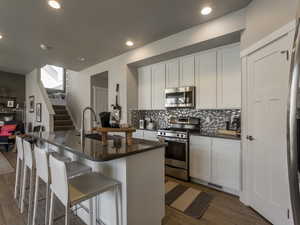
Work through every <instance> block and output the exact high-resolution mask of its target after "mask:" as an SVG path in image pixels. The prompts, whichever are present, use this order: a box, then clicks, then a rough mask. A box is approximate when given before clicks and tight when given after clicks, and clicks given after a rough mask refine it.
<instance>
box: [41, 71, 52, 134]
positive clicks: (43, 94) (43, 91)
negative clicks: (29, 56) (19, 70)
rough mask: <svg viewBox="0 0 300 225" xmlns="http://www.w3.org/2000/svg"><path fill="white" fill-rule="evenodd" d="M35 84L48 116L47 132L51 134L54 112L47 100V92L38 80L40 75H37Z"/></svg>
mask: <svg viewBox="0 0 300 225" xmlns="http://www.w3.org/2000/svg"><path fill="white" fill-rule="evenodd" d="M39 71H40V70H39ZM37 84H38V88H39V89H40V92H41V97H42V98H43V102H44V104H45V105H46V109H47V111H48V114H49V124H48V127H49V131H50V132H53V130H54V115H55V111H54V109H53V106H52V103H51V101H50V99H49V96H48V93H47V90H46V88H45V87H44V85H43V83H42V81H41V79H40V74H39V76H37ZM43 113H45V112H43Z"/></svg>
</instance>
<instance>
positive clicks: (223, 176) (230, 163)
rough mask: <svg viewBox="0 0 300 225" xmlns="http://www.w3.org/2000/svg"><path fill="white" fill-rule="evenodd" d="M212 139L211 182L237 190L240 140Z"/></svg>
mask: <svg viewBox="0 0 300 225" xmlns="http://www.w3.org/2000/svg"><path fill="white" fill-rule="evenodd" d="M212 140H213V141H212V183H214V184H217V185H221V186H223V187H226V188H230V189H233V190H236V191H239V190H240V187H241V184H240V182H241V178H240V176H241V142H240V141H236V140H227V139H221V138H213V139H212Z"/></svg>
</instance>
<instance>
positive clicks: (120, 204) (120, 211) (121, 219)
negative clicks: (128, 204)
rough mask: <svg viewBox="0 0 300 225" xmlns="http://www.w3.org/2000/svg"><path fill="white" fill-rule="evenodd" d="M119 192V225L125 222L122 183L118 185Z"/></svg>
mask: <svg viewBox="0 0 300 225" xmlns="http://www.w3.org/2000/svg"><path fill="white" fill-rule="evenodd" d="M117 192H118V198H119V219H120V220H119V225H122V224H123V210H122V195H121V192H122V187H121V184H119V185H117Z"/></svg>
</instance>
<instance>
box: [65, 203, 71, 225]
mask: <svg viewBox="0 0 300 225" xmlns="http://www.w3.org/2000/svg"><path fill="white" fill-rule="evenodd" d="M65 217H66V218H65V225H70V207H69V205H66V216H65Z"/></svg>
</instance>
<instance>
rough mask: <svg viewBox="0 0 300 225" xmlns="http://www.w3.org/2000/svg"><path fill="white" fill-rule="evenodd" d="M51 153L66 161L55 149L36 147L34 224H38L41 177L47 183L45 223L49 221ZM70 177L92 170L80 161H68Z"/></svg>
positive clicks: (67, 166)
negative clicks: (48, 149) (47, 149)
mask: <svg viewBox="0 0 300 225" xmlns="http://www.w3.org/2000/svg"><path fill="white" fill-rule="evenodd" d="M49 155H52V156H54V157H55V158H58V159H59V160H60V161H64V160H63V158H62V157H61V156H60V155H58V154H57V153H56V152H53V151H46V150H45V149H40V148H39V147H37V146H35V147H34V156H35V161H36V179H35V195H34V204H33V216H32V225H35V224H36V215H37V205H38V194H39V180H40V179H41V180H42V181H44V182H45V183H46V207H45V224H47V223H48V221H49V199H50V193H49V190H50V183H51V182H50V175H49ZM64 162H65V163H66V168H67V175H68V178H71V177H74V176H78V175H81V174H84V173H88V172H90V171H91V168H90V167H88V166H85V165H83V164H81V163H79V162H76V161H73V162H66V161H64Z"/></svg>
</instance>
